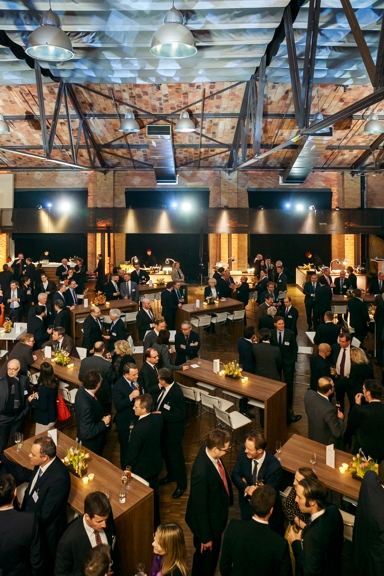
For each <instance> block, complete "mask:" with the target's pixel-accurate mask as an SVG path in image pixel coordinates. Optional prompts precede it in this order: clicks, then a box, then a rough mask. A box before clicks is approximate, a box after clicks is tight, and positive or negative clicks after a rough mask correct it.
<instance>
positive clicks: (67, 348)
mask: <svg viewBox="0 0 384 576" xmlns="http://www.w3.org/2000/svg"><path fill="white" fill-rule="evenodd" d="M45 346H50V347H51V348H52V351H53V352H56V351H57V350H58V349H59V344H58V342H57V340H52V338H51V339H50V340H48V341H47V342H45V344H44V347H45ZM61 350H62V351H63V352H68V353H69V355H70V356H72V357H73V358H78V359H80V356H79V353H78V351H77V349H76V346H75V343H74V341H73V340H72V338H71V337H70V336H68V335H67V334H64V336H63V339H62V341H61Z"/></svg>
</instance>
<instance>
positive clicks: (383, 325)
mask: <svg viewBox="0 0 384 576" xmlns="http://www.w3.org/2000/svg"><path fill="white" fill-rule="evenodd" d="M374 306H375V307H376V310H375V315H374V317H373V319H374V320H375V322H376V350H377V359H376V364H377V366H381V367H383V365H384V362H383V360H384V354H383V352H384V350H383V341H382V339H381V337H382V334H383V331H384V294H379V295H378V296H376V297H375V302H374Z"/></svg>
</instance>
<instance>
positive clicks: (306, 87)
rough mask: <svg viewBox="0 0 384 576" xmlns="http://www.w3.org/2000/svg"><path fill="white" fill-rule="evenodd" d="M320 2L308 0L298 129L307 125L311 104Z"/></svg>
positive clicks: (318, 0) (319, 0)
mask: <svg viewBox="0 0 384 576" xmlns="http://www.w3.org/2000/svg"><path fill="white" fill-rule="evenodd" d="M320 3H321V0H310V3H309V12H308V30H307V38H306V45H305V54H304V67H303V82H302V85H301V94H300V113H299V122H298V127H299V128H305V127H308V125H309V116H310V112H311V103H312V89H313V73H314V70H315V58H316V46H317V36H318V33H319V19H320Z"/></svg>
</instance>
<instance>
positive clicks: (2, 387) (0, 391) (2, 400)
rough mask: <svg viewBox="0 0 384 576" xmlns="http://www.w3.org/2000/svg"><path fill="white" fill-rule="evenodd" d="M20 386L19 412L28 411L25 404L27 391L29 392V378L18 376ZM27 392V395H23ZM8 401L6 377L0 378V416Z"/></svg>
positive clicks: (27, 406)
mask: <svg viewBox="0 0 384 576" xmlns="http://www.w3.org/2000/svg"><path fill="white" fill-rule="evenodd" d="M19 380H20V386H21V397H20V412H21V411H24V410H25V411H26V412H28V410H29V405H28V402H27V398H28V393H29V392H28V391H29V384H30V382H29V378H28V376H22V375H20V376H19ZM25 392H27V394H25ZM7 401H8V381H7V377H6V376H5V377H4V378H0V414H1V413H2V412H3V411H4V408H5V406H6V404H7Z"/></svg>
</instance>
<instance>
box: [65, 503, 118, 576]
mask: <svg viewBox="0 0 384 576" xmlns="http://www.w3.org/2000/svg"><path fill="white" fill-rule="evenodd" d="M104 532H105V535H106V537H107V540H108V544H109V545H110V546H111V549H112V551H111V555H112V557H113V549H114V546H115V541H116V531H115V525H114V522H113V518H112V514H110V516H109V517H108V520H107V525H106V527H105V530H104ZM91 548H92V546H91V543H90V541H89V538H88V534H87V533H86V531H85V528H84V524H83V516H79V517H78V518H76V519H75V520H74V521H73V522H71V524H70V525H69V526H68V528H67V530H66V531H65V533H64V535H63V537H62V539H61V540H60V545H59V546H58V549H57V554H56V562H55V576H83V574H84V556H85V554H86V553H87V552H88V551H89V550H91Z"/></svg>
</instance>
